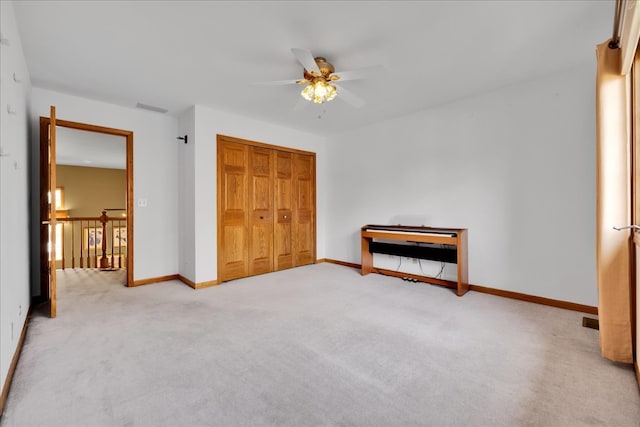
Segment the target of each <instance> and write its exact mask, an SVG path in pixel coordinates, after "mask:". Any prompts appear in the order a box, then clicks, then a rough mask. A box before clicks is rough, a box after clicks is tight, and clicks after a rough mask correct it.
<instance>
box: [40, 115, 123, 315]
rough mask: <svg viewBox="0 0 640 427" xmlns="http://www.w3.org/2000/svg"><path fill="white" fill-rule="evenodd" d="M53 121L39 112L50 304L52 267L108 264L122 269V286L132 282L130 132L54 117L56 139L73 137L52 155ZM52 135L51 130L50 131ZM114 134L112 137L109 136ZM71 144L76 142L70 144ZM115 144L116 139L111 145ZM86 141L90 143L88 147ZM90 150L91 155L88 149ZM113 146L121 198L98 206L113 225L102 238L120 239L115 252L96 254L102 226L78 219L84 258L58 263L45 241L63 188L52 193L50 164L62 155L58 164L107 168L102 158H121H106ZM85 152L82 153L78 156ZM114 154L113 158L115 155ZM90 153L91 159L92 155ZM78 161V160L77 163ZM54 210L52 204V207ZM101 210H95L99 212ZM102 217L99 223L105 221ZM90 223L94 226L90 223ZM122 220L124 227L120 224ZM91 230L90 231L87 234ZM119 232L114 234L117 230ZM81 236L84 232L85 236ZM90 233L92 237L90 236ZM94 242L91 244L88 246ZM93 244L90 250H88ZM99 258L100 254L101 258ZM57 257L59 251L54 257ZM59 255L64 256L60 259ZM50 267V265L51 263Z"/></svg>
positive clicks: (43, 287)
mask: <svg viewBox="0 0 640 427" xmlns="http://www.w3.org/2000/svg"><path fill="white" fill-rule="evenodd" d="M51 122H52V120H51V119H50V118H49V117H40V153H41V155H40V165H39V168H40V218H41V221H40V223H41V226H40V227H41V228H40V260H41V262H40V279H41V280H40V296H41V299H42V300H44V301H49V302H51V303H52V304H55V282H54V284H53V286H52V284H51V282H52V281H51V279H50V277H51V276H50V273H51V275H53V274H55V270H56V268H57V267H61V266H62V268H64V267H67V266H68V267H73V268H75V267H76V266H77V267H81V268H83V267H88V268H91V267H94V268H99V267H101V268H102V269H106V268H107V267H112V268H113V267H118V268H122V267H123V268H125V269H126V283H125V285H126V286H132V284H133V132H131V131H127V130H122V129H114V128H107V127H103V126H96V125H91V124H86V123H79V122H71V121H67V120H59V119H55V118H54V120H53V123H54V124H55V125H54V128H55V129H54V130H57V134H58V138H59V137H60V136H62V137H63V138H65V139H68V138H69V137H72V136H75V137H74V138H72V139H75V141H74V142H70V143H68V144H65V146H64V148H63V150H62V151H61V152H60V153H57V152H56V149H55V148H54V149H52V150H51V152H52V153H53V155H51V152H50V140H49V139H50V138H49V135H50V133H51V132H50V130H51V129H50V127H51ZM53 134H54V135H55V134H56V132H53ZM82 136H84V138H82ZM114 137H115V138H114ZM51 139H53V140H54V142H53V144H52V145H53V146H54V147H55V139H56V138H55V137H54V138H51ZM82 140H84V141H86V146H82V145H78V144H82V142H78V141H82ZM114 141H117V142H118V143H120V144H122V143H123V142H124V144H123V145H124V150H118V149H117V148H115V147H114ZM74 144H75V145H74ZM115 145H118V144H115ZM90 146H91V147H90ZM96 150H97V151H99V152H100V154H98V155H96V154H95V151H96ZM92 151H94V153H93V155H92V157H91V156H90V155H89V154H88V153H90V152H92ZM118 151H121V152H122V153H121V154H124V159H122V162H121V163H122V164H121V165H117V166H115V165H112V166H114V167H113V169H124V175H125V180H126V184H125V189H124V190H125V195H124V196H125V197H124V199H123V200H122V202H119V203H116V204H117V205H118V206H103V207H102V210H106V211H107V212H108V215H110V216H111V218H110V220H109V221H110V223H111V224H112V226H111V228H110V229H109V230H110V231H109V236H107V235H105V236H104V237H105V239H104V241H105V242H106V240H107V237H109V238H110V239H113V240H111V241H112V243H113V242H114V241H116V240H117V241H119V242H124V243H119V244H118V246H117V248H118V250H117V252H115V253H114V250H113V246H112V249H111V254H110V255H111V256H110V258H109V259H107V257H106V256H105V253H104V251H102V254H101V257H100V258H99V257H98V254H99V251H100V249H99V247H98V246H99V245H98V244H97V243H98V241H97V240H96V238H98V237H100V236H102V230H103V228H101V226H100V223H99V222H98V223H97V224H96V223H95V222H94V223H93V224H90V223H86V224H84V225H83V224H82V223H80V226H79V227H77V230H78V231H77V232H75V231H74V234H78V238H77V239H78V241H82V239H84V240H86V242H84V243H85V244H84V250H85V251H86V258H85V257H83V256H82V255H81V256H80V257H79V258H76V256H75V254H74V257H73V258H72V259H73V261H72V262H71V264H72V265H68V264H67V265H65V264H64V261H62V262H60V261H57V262H50V250H51V248H50V247H49V246H50V243H49V240H50V235H49V233H51V225H50V224H49V220H50V217H51V216H52V215H51V214H50V212H51V211H52V209H51V206H52V205H51V203H56V198H59V199H61V198H62V197H64V196H63V193H62V191H63V190H62V189H61V190H62V191H58V188H57V187H56V190H55V195H52V192H51V191H50V184H51V181H50V177H51V171H50V169H51V168H53V169H54V174H53V175H54V176H55V168H56V163H57V161H58V158H60V159H64V161H63V163H66V164H70V163H71V164H73V162H76V163H78V162H79V165H82V164H84V165H85V166H90V165H91V163H94V162H100V165H101V166H100V165H95V164H94V165H93V166H97V167H102V168H107V167H109V166H110V165H109V164H107V163H104V162H105V161H106V162H108V161H111V162H114V161H116V162H120V160H114V159H110V160H109V157H110V156H111V157H114V152H115V153H116V154H117V152H118ZM83 157H84V158H83ZM115 157H118V156H117V155H115ZM92 158H93V160H92ZM76 166H78V165H76ZM100 191H101V188H96V193H100ZM53 210H54V211H55V209H53ZM99 214H100V213H98V215H99ZM61 217H64V212H63V213H62V215H61V214H56V219H57V220H56V221H55V223H56V224H54V226H55V227H56V232H59V231H58V229H59V228H60V227H59V226H58V224H61V223H64V222H67V221H68V220H64V221H60V220H59V219H60V218H61ZM114 219H115V220H117V223H114V222H113V220H114ZM106 222H107V221H106V220H105V221H104V222H103V223H106ZM92 225H93V227H92ZM123 225H124V226H123ZM82 233H85V234H87V236H83V234H82ZM91 233H93V234H91ZM118 233H119V234H118ZM111 234H113V236H111ZM85 237H87V238H86V239H85ZM92 238H93V239H92ZM52 240H53V241H54V242H55V241H56V240H60V241H64V239H56V238H54V239H52ZM92 245H93V246H92ZM59 249H61V251H62V252H63V253H64V246H60V247H59ZM91 249H93V251H91ZM79 250H80V251H82V250H83V246H82V244H81V245H80V249H79ZM56 252H59V251H58V250H55V249H54V250H53V253H56ZM101 258H104V259H101ZM56 259H58V256H56ZM62 259H64V258H62ZM76 259H78V263H77V264H76V261H75V260H76ZM50 266H53V267H54V268H50ZM54 313H55V310H53V311H52V317H55V314H54Z"/></svg>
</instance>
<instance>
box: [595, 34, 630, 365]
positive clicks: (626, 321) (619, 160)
mask: <svg viewBox="0 0 640 427" xmlns="http://www.w3.org/2000/svg"><path fill="white" fill-rule="evenodd" d="M608 43H609V42H606V43H603V44H601V45H599V46H598V47H597V50H596V52H597V62H598V72H597V81H596V116H597V117H596V137H597V233H596V251H597V272H598V292H599V300H598V317H599V323H600V347H601V350H602V355H603V356H604V357H606V358H608V359H611V360H613V361H616V362H625V363H633V350H632V338H631V337H632V335H631V330H632V329H631V243H632V242H631V239H630V236H631V232H630V231H628V230H625V231H616V230H614V229H613V227H614V226H625V225H629V224H631V223H632V222H631V125H632V123H631V80H630V78H629V76H628V75H625V76H623V75H620V61H621V51H620V49H610V48H609V47H608Z"/></svg>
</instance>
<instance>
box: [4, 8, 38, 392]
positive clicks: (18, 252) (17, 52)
mask: <svg viewBox="0 0 640 427" xmlns="http://www.w3.org/2000/svg"><path fill="white" fill-rule="evenodd" d="M0 32H1V33H2V38H3V39H7V40H8V43H9V44H8V45H7V44H2V45H0V149H1V150H2V151H1V155H0V388H1V387H3V386H4V384H5V381H6V379H7V372H8V370H9V365H10V364H11V360H12V358H13V356H14V353H15V351H16V346H17V344H18V339H19V338H20V333H21V332H22V328H23V326H24V322H25V319H26V314H27V311H28V310H29V304H30V299H31V298H30V297H31V295H30V291H29V247H28V245H29V223H28V221H29V200H28V194H29V163H28V155H27V153H28V147H29V108H30V106H29V93H30V91H31V83H30V78H29V71H28V70H27V65H26V62H25V59H24V54H23V50H22V45H21V43H20V37H19V34H18V30H17V24H16V20H15V16H14V11H13V4H12V3H11V2H8V1H1V2H0ZM14 73H15V74H16V76H17V78H18V80H21V82H19V83H17V82H15V81H14V78H13V75H14ZM7 105H10V106H11V109H12V111H15V113H14V114H9V112H8V111H7Z"/></svg>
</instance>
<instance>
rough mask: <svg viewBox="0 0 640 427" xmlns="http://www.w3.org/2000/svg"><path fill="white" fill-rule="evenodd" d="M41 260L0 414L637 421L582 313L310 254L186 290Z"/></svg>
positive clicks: (96, 419) (44, 421) (105, 420)
mask: <svg viewBox="0 0 640 427" xmlns="http://www.w3.org/2000/svg"><path fill="white" fill-rule="evenodd" d="M122 274H123V273H122V272H98V271H95V270H85V271H71V270H65V271H61V272H58V282H59V284H58V287H59V298H58V317H57V318H55V319H49V318H47V317H46V316H45V314H43V313H39V312H38V311H34V312H33V313H32V316H31V321H30V326H29V330H28V333H27V337H26V341H25V345H24V348H23V352H22V356H21V358H20V362H19V364H18V367H17V370H16V373H15V377H14V379H13V384H12V387H11V390H10V393H9V397H8V400H7V405H6V409H5V414H4V415H3V417H2V419H1V421H0V424H1V425H2V426H3V427H9V426H112V425H113V426H419V425H420V426H422V425H424V426H603V425H606V426H640V393H639V392H638V386H637V383H636V379H635V375H634V372H633V369H632V368H631V367H630V366H627V365H621V364H615V363H611V362H609V361H607V360H605V359H603V358H602V357H601V356H600V354H599V348H598V332H597V331H595V330H592V329H587V328H583V327H582V326H581V320H582V316H583V314H582V313H576V312H572V311H567V310H561V309H556V308H551V307H546V306H541V305H536V304H531V303H525V302H521V301H515V300H510V299H505V298H499V297H495V296H491V295H486V294H480V293H476V292H469V293H467V294H466V295H465V296H464V297H462V298H458V297H456V296H455V295H454V294H453V293H452V291H451V290H449V289H445V288H441V287H437V286H430V285H426V284H422V283H421V284H409V283H407V282H403V281H402V280H400V279H396V278H392V277H386V276H381V275H376V274H371V275H368V276H364V277H362V276H360V274H359V272H358V271H357V270H354V269H351V268H347V267H342V266H337V265H332V264H326V263H325V264H317V265H311V266H307V267H300V268H295V269H291V270H286V271H281V272H277V273H272V274H266V275H261V276H256V277H252V278H247V279H241V280H235V281H232V282H228V283H224V284H222V285H220V286H215V287H211V288H207V289H202V290H198V291H194V290H192V289H191V288H189V287H187V286H185V285H184V284H182V283H180V282H177V281H170V282H165V283H158V284H153V285H148V286H141V287H136V288H125V287H123V286H122V285H121V283H122V281H123V276H122Z"/></svg>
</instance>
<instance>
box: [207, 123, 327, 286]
mask: <svg viewBox="0 0 640 427" xmlns="http://www.w3.org/2000/svg"><path fill="white" fill-rule="evenodd" d="M217 144H218V146H217V150H218V151H217V152H218V155H217V168H218V169H217V171H218V172H217V178H218V185H217V191H218V279H219V280H220V281H226V280H231V279H237V278H240V277H247V276H253V275H256V274H262V273H269V272H272V271H278V270H283V269H286V268H291V267H297V266H301V265H307V264H313V263H314V262H315V248H316V243H315V241H316V230H315V218H316V207H315V205H316V196H315V187H316V185H315V163H316V162H315V161H316V158H315V153H311V152H308V151H301V150H295V149H289V148H285V147H278V146H272V145H267V144H263V143H260V142H254V141H247V140H242V139H238V138H232V137H228V136H223V135H218V141H217Z"/></svg>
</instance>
